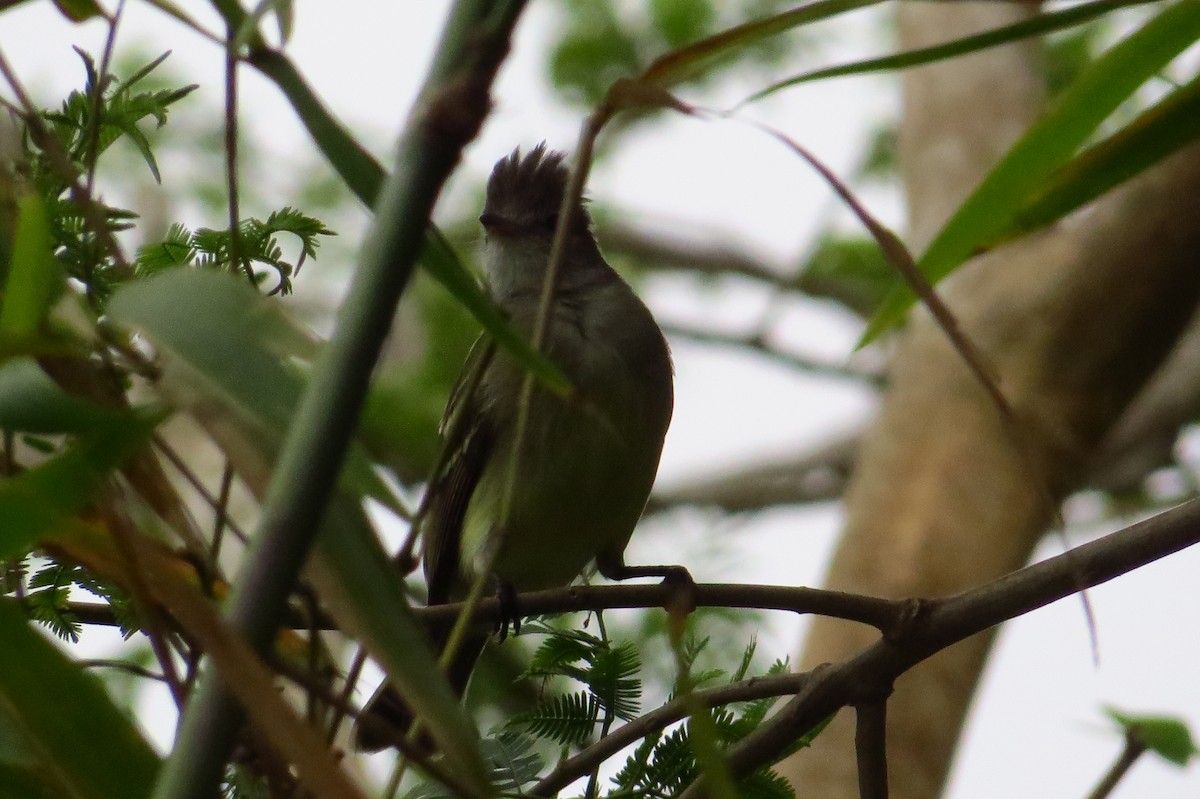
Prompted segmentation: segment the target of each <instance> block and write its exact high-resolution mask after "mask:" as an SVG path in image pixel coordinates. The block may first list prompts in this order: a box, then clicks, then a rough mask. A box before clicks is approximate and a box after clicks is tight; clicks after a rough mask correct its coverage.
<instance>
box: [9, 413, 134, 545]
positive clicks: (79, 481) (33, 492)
mask: <svg viewBox="0 0 1200 799" xmlns="http://www.w3.org/2000/svg"><path fill="white" fill-rule="evenodd" d="M153 429H154V424H153V422H152V421H151V420H138V421H137V422H136V423H134V424H129V425H115V426H113V427H111V428H109V429H107V430H105V431H103V432H102V433H100V434H98V435H95V436H89V437H86V438H84V439H81V440H80V441H79V442H77V443H76V444H74V445H73V446H71V447H70V448H69V449H67V450H66V451H65V452H64V453H63V454H61V455H57V456H55V457H53V458H51V459H49V460H47V461H46V462H44V463H42V464H40V465H39V466H36V467H35V468H32V469H28V470H26V471H24V472H21V473H20V474H18V475H15V476H13V477H8V478H5V479H3V480H0V519H3V520H4V524H2V525H0V560H2V559H5V558H12V557H18V556H20V555H24V554H26V553H27V552H29V551H30V550H31V549H32V548H33V547H34V546H35V545H36V544H37V542H38V541H40V540H41V539H43V538H45V537H46V536H48V535H50V534H51V533H54V532H57V531H59V530H61V528H62V527H64V526H67V525H70V524H74V523H76V521H75V518H74V517H75V515H76V514H78V513H79V512H80V511H82V510H83V509H84V508H86V507H87V505H88V503H89V502H90V501H91V500H92V498H93V497H94V495H95V494H96V492H97V491H98V490H99V489H100V487H101V486H102V485H103V483H104V480H105V478H106V477H107V476H108V474H109V472H111V471H112V470H113V469H115V468H116V467H117V466H118V465H119V464H120V463H121V461H123V460H124V459H125V457H126V456H127V455H129V454H130V453H131V452H132V451H133V450H135V449H136V448H137V447H139V446H141V445H142V443H143V442H144V441H145V440H146V438H147V437H148V436H149V435H150V433H151V432H152V431H153Z"/></svg>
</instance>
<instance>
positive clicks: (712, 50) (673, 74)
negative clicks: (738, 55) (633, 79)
mask: <svg viewBox="0 0 1200 799" xmlns="http://www.w3.org/2000/svg"><path fill="white" fill-rule="evenodd" d="M877 2H879V0H818V1H817V2H814V3H808V4H807V5H803V6H800V7H799V8H793V9H792V10H790V11H784V12H782V13H780V14H775V15H773V16H770V17H766V18H764V19H759V20H754V21H753V22H747V23H746V24H744V25H738V26H737V27H735V28H730V29H729V30H727V31H722V32H721V33H718V34H716V35H715V36H710V37H708V38H707V39H702V40H701V41H698V42H696V43H695V44H691V45H688V46H687V47H683V48H680V49H678V50H672V51H671V52H669V53H667V54H665V55H662V56H660V57H659V58H657V59H656V60H655V61H654V63H652V64H651V65H650V66H649V67H647V68H646V71H645V72H644V73H643V74H642V76H641V77H640V78H639V80H640V81H644V82H646V83H652V84H655V85H657V86H660V87H663V88H666V87H669V86H673V85H675V84H678V83H681V82H683V81H685V80H688V79H689V78H692V77H695V76H696V75H697V74H699V73H700V72H703V71H704V70H705V69H707V68H708V67H710V66H712V65H713V64H714V63H716V62H717V61H719V60H721V59H722V58H724V57H725V56H727V55H728V54H729V53H731V52H733V51H735V50H738V49H741V48H744V47H747V46H749V45H751V44H754V43H755V42H758V41H761V40H763V39H766V38H769V37H771V36H778V35H779V34H781V33H784V32H786V31H789V30H791V29H793V28H797V27H799V26H801V25H809V24H811V23H813V22H818V21H820V20H823V19H827V18H829V17H832V16H836V15H838V14H845V13H847V12H850V11H856V10H858V9H860V8H865V7H867V6H871V5H875V4H876V3H877Z"/></svg>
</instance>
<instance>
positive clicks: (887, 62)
mask: <svg viewBox="0 0 1200 799" xmlns="http://www.w3.org/2000/svg"><path fill="white" fill-rule="evenodd" d="M1148 2H1152V0H1096V2H1091V3H1082V4H1080V5H1077V6H1072V7H1071V8H1067V9H1063V10H1062V11H1052V12H1050V13H1046V14H1038V15H1037V16H1035V17H1032V18H1030V19H1026V20H1022V21H1020V22H1016V23H1013V24H1012V25H1005V26H1003V27H1000V28H996V29H994V30H990V31H985V32H983V33H977V34H975V35H973V36H965V37H963V38H961V39H955V40H954V41H950V42H946V43H944V44H939V45H936V46H933V47H922V48H919V49H916V50H907V51H905V52H903V53H896V54H894V55H890V56H884V57H882V58H871V59H866V60H864V61H854V62H851V63H849V64H840V65H838V66H836V67H825V68H824V69H816V70H812V71H811V72H804V73H801V74H800V75H796V76H794V77H791V78H788V79H786V80H781V81H779V82H777V83H772V84H771V85H770V86H768V87H767V88H765V89H763V90H761V91H758V92H755V93H754V94H752V95H750V96H749V97H747V98H746V99H745V100H743V101H742V102H740V103H738V106H739V107H741V106H744V105H749V104H750V103H753V102H755V101H757V100H761V99H763V98H764V97H769V96H770V95H772V94H775V93H776V92H778V91H781V90H783V89H788V88H791V87H792V86H799V85H800V84H803V83H810V82H812V81H817V80H826V79H829V78H841V77H846V76H849V75H867V74H871V73H874V72H893V71H896V70H901V69H909V68H910V67H916V66H920V65H922V64H931V63H934V62H937V61H944V60H946V59H948V58H957V57H958V56H962V55H967V54H969V53H976V52H979V51H980V50H986V49H988V48H991V47H998V46H1000V45H1002V44H1007V43H1009V42H1014V41H1019V40H1021V39H1028V38H1031V37H1034V36H1044V35H1046V34H1047V33H1052V32H1054V31H1057V30H1062V29H1063V28H1070V27H1075V26H1077V25H1082V24H1083V23H1085V22H1089V21H1091V20H1093V19H1095V18H1096V17H1099V16H1102V15H1104V14H1108V13H1111V12H1113V11H1115V10H1117V9H1120V8H1125V7H1127V6H1131V5H1144V4H1145V3H1148Z"/></svg>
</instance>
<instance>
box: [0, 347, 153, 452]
mask: <svg viewBox="0 0 1200 799" xmlns="http://www.w3.org/2000/svg"><path fill="white" fill-rule="evenodd" d="M137 418H138V417H137V415H136V414H135V413H133V412H130V411H126V410H120V409H117V408H106V407H103V406H101V405H97V404H95V403H93V402H90V401H88V400H86V399H83V398H82V397H78V396H76V395H74V394H70V393H68V392H67V391H64V390H63V389H62V388H60V387H59V385H58V384H57V383H55V382H54V381H53V380H51V379H50V377H49V376H48V375H47V374H46V373H45V372H43V371H42V369H41V367H39V366H38V365H37V362H36V361H34V360H33V359H32V358H14V359H13V360H11V361H8V362H7V363H4V364H2V365H0V427H3V428H6V429H9V430H21V431H24V432H27V433H76V434H80V433H88V432H95V431H102V430H109V429H112V428H114V427H120V426H123V425H130V424H133V423H134V422H135V421H136V419H137Z"/></svg>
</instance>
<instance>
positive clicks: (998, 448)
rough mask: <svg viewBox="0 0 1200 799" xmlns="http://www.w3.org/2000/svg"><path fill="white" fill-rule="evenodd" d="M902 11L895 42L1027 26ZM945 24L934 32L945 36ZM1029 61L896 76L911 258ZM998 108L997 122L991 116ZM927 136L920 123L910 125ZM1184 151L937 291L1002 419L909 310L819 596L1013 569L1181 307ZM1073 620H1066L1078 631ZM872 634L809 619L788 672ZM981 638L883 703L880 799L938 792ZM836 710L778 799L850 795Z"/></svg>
mask: <svg viewBox="0 0 1200 799" xmlns="http://www.w3.org/2000/svg"><path fill="white" fill-rule="evenodd" d="M1030 10H1032V9H1030V8H1029V7H1027V6H1021V5H1016V4H1004V5H990V4H987V5H985V6H984V7H979V6H967V7H963V6H961V5H954V6H951V5H946V4H941V3H939V4H936V5H935V6H933V7H930V6H926V5H923V4H912V3H909V4H904V5H902V7H901V26H900V27H901V31H902V36H903V37H904V38H905V39H906V40H907V41H905V46H906V47H911V46H916V45H917V42H916V41H915V40H914V39H913V35H914V32H919V33H920V36H921V39H922V40H923V41H927V39H926V37H929V36H932V33H931V30H932V29H933V28H934V27H935V26H937V27H939V28H940V29H941V30H940V32H939V33H938V38H943V39H944V38H949V37H951V36H961V35H963V34H965V33H967V32H968V31H969V30H971V29H978V28H984V27H994V26H996V25H999V24H1004V22H1006V21H1013V17H1014V16H1016V15H1021V14H1024V13H1027V12H1028V11H1030ZM947 25H952V26H953V28H954V29H948V28H947V27H945V26H947ZM1030 47H1031V46H1030V45H1021V46H1017V47H1006V48H1001V49H998V50H993V51H988V52H987V53H985V54H982V55H976V56H971V57H969V58H964V59H958V60H955V61H951V62H948V63H946V64H943V65H938V66H933V67H926V68H922V69H921V70H914V71H912V72H911V73H910V74H909V75H907V76H906V83H905V97H906V102H907V107H906V113H907V118H906V120H905V123H904V124H905V132H904V133H903V134H902V136H901V142H902V147H901V154H902V158H904V160H905V165H904V167H903V168H904V174H905V177H906V180H907V182H908V192H909V198H910V202H911V203H912V204H913V209H914V210H913V211H912V227H913V231H914V233H913V237H912V240H913V241H914V242H915V243H916V246H915V249H918V250H919V249H920V247H921V246H924V244H925V243H927V242H928V240H929V238H930V237H931V236H932V234H933V232H935V231H936V229H937V228H938V227H939V226H940V225H941V224H942V222H943V221H944V218H945V216H946V215H947V214H948V213H949V212H951V211H952V210H953V208H954V207H955V206H956V205H957V204H958V203H959V202H961V200H962V198H963V196H965V194H966V193H967V192H969V191H970V189H971V188H973V187H974V185H975V184H976V183H977V182H978V180H979V179H980V177H982V175H983V174H984V173H985V172H986V170H987V169H988V168H990V166H991V165H992V164H993V163H994V162H995V160H996V159H997V157H998V156H999V155H1001V154H1002V153H1003V152H1004V150H1005V149H1006V148H1007V147H1008V146H1009V145H1010V144H1011V142H1012V140H1013V139H1014V138H1015V136H1016V135H1019V133H1020V131H1021V130H1022V129H1023V127H1024V126H1025V125H1026V124H1027V123H1028V121H1029V119H1030V118H1031V116H1032V114H1033V113H1034V112H1035V111H1036V102H1037V90H1036V88H1035V87H1036V81H1035V79H1034V75H1035V73H1034V72H1032V68H1031V65H1033V64H1034V63H1035V62H1034V60H1033V59H1034V54H1033V53H1032V52H1030ZM1006 106H1007V108H1006ZM929 120H932V121H931V122H929ZM1196 196H1200V147H1191V148H1189V149H1188V150H1185V151H1183V152H1181V153H1179V154H1177V155H1176V156H1174V157H1172V158H1171V159H1169V160H1168V161H1167V162H1165V163H1164V164H1162V165H1160V166H1159V167H1158V168H1155V169H1153V170H1151V171H1150V172H1147V173H1146V174H1144V175H1142V176H1141V177H1139V178H1136V179H1134V180H1133V181H1130V182H1129V183H1128V184H1126V185H1125V186H1123V187H1121V188H1120V189H1118V190H1116V191H1114V192H1111V193H1110V194H1109V195H1107V196H1106V197H1104V198H1102V199H1101V200H1100V201H1098V202H1097V203H1095V204H1094V205H1093V206H1092V207H1091V208H1090V209H1089V210H1088V211H1087V212H1085V213H1081V214H1077V215H1076V216H1075V217H1073V218H1072V219H1070V220H1068V221H1066V222H1064V223H1062V224H1060V225H1057V226H1055V227H1054V228H1051V229H1049V230H1046V231H1043V232H1040V233H1037V234H1034V235H1031V236H1029V237H1026V238H1025V239H1023V240H1021V241H1018V242H1015V243H1013V244H1011V245H1008V246H1006V247H1003V248H1002V249H999V250H996V251H993V252H991V253H988V254H985V255H982V256H980V257H978V258H976V259H974V260H973V261H972V262H971V263H969V264H968V265H966V266H964V267H963V268H962V269H960V270H959V272H958V273H956V274H955V275H954V276H953V277H952V278H951V279H950V280H948V281H947V282H946V283H945V284H943V285H942V286H941V287H940V288H941V291H942V293H943V296H944V297H945V298H946V300H947V302H948V304H949V305H950V306H951V308H952V309H953V311H954V312H955V314H956V316H957V318H958V319H959V321H960V323H961V324H962V327H963V329H964V331H965V332H966V334H967V335H968V336H969V337H970V338H971V339H972V340H973V341H974V342H975V343H976V345H977V346H978V347H979V348H980V349H981V350H982V352H983V353H984V354H985V356H986V358H987V360H988V361H989V362H990V364H991V365H992V367H993V368H994V371H995V373H996V374H997V375H998V376H999V381H1000V387H1001V389H1002V391H1003V392H1004V394H1005V396H1006V397H1007V399H1008V402H1009V403H1010V405H1011V406H1012V408H1013V409H1014V411H1015V414H1016V416H1017V419H1018V425H1017V427H1018V429H1013V428H1012V427H1010V426H1008V425H1005V424H1004V423H1003V422H1002V421H1001V418H1000V416H999V414H998V413H997V410H996V408H995V406H994V405H993V404H992V403H991V402H990V401H989V399H988V398H987V396H986V394H985V392H984V391H983V389H982V388H981V387H980V386H979V385H978V384H977V382H976V381H975V379H974V378H973V377H972V376H971V375H970V373H969V372H968V371H967V369H966V368H965V366H964V365H963V363H962V361H961V359H960V357H959V356H958V355H957V353H955V352H954V351H953V349H952V348H951V347H950V346H949V344H948V343H947V340H946V338H945V336H944V335H943V334H942V332H941V331H940V330H939V329H938V328H937V327H936V326H935V325H934V324H933V322H932V321H931V320H930V318H929V317H928V315H927V314H925V313H924V312H917V313H914V314H913V318H912V319H911V320H910V322H909V325H908V328H907V329H906V331H905V332H904V333H903V334H902V336H901V339H900V341H899V344H898V346H897V349H896V351H895V354H894V357H893V360H892V364H891V367H890V373H891V381H890V384H889V388H888V389H887V391H886V392H885V395H884V401H883V406H882V408H881V411H880V415H879V418H878V420H877V421H876V422H875V423H874V425H873V427H872V428H871V430H870V431H869V432H868V434H867V436H866V438H865V440H864V442H863V446H862V450H861V453H860V457H859V461H858V464H857V469H856V471H855V474H854V476H853V478H852V480H851V483H850V487H849V489H848V491H847V495H846V499H845V502H846V527H845V530H844V533H843V537H842V540H841V543H840V545H839V547H838V550H837V552H836V554H835V556H834V559H833V562H832V565H831V567H830V572H829V576H828V580H827V584H828V586H829V587H831V588H836V589H839V590H845V591H856V592H862V593H867V594H875V595H882V596H889V597H905V596H937V595H942V594H947V593H952V592H955V591H958V590H961V589H963V588H966V587H968V586H973V585H977V584H979V583H981V582H984V581H986V580H989V579H992V578H994V577H996V576H999V575H1001V574H1003V573H1005V572H1008V571H1011V570H1013V569H1015V568H1018V567H1020V566H1022V565H1023V564H1024V563H1025V562H1026V561H1027V559H1028V558H1029V556H1030V553H1031V551H1032V549H1033V547H1034V544H1035V543H1036V542H1037V540H1038V538H1039V537H1040V536H1041V535H1042V533H1043V532H1044V531H1045V529H1046V528H1047V526H1048V525H1049V524H1050V522H1051V521H1052V519H1053V504H1054V503H1057V502H1058V501H1060V500H1061V499H1062V498H1063V497H1064V496H1066V494H1067V493H1068V492H1069V491H1070V490H1071V489H1072V488H1074V487H1075V486H1077V485H1078V483H1079V481H1080V479H1081V478H1082V476H1083V474H1084V470H1085V468H1086V466H1087V465H1088V460H1089V458H1091V457H1092V455H1093V453H1094V451H1095V450H1096V448H1097V447H1098V445H1099V443H1100V441H1101V440H1102V438H1103V437H1104V436H1105V434H1106V433H1107V432H1108V431H1109V429H1110V428H1111V427H1112V426H1113V424H1114V422H1115V421H1116V420H1117V418H1118V416H1119V414H1120V413H1121V411H1122V410H1123V409H1124V408H1125V407H1126V405H1127V404H1128V403H1129V402H1130V400H1131V399H1132V398H1133V397H1134V395H1135V394H1136V392H1137V391H1138V390H1139V389H1140V388H1141V387H1142V385H1143V384H1144V383H1145V381H1146V380H1147V378H1148V377H1149V376H1150V375H1151V373H1152V372H1153V371H1154V369H1155V368H1156V367H1157V366H1158V364H1159V363H1160V362H1162V361H1163V359H1164V358H1165V357H1166V356H1167V355H1168V353H1169V352H1170V350H1171V348H1172V346H1173V344H1174V342H1175V341H1176V339H1177V337H1178V335H1179V333H1180V331H1181V330H1182V329H1183V328H1184V326H1185V324H1186V322H1187V320H1188V318H1189V317H1190V315H1191V314H1192V312H1193V310H1194V308H1195V306H1196V302H1197V298H1198V297H1200V268H1198V267H1200V263H1198V258H1197V255H1196V254H1197V253H1200V205H1198V204H1197V203H1196V202H1195V197H1196ZM1081 623H1082V622H1081ZM874 637H875V634H874V633H873V631H870V630H865V629H860V628H856V627H852V626H850V625H848V624H846V623H843V622H838V621H834V620H829V619H816V620H815V621H814V624H813V626H812V628H811V630H810V632H809V635H808V640H807V641H806V643H805V646H804V652H803V655H802V657H801V667H802V668H804V669H808V668H812V667H813V666H814V665H816V664H819V663H822V662H827V661H833V660H839V659H842V658H845V657H847V656H849V655H851V654H853V653H855V652H857V651H859V650H860V649H862V648H863V647H864V646H866V645H867V644H868V643H870V642H872V641H873V640H874ZM992 639H993V636H992V635H991V634H989V635H981V636H977V637H976V638H973V639H971V640H969V641H966V642H963V643H962V644H959V645H957V646H955V647H952V648H950V649H948V650H946V651H945V652H943V653H941V654H940V655H938V656H936V657H934V658H932V659H930V660H929V661H927V662H925V663H923V664H921V665H920V666H918V667H917V668H916V669H914V670H913V671H911V672H910V673H908V674H906V675H905V676H904V677H903V678H902V679H901V680H900V681H898V683H897V684H896V686H895V688H896V690H895V694H894V695H893V697H892V698H891V700H890V701H889V705H888V763H889V767H890V785H891V795H892V796H893V797H899V799H917V798H918V797H920V798H921V799H930V798H931V797H936V796H938V795H939V794H940V793H941V791H942V787H943V784H944V782H945V778H946V774H947V772H948V770H949V767H950V762H951V757H952V755H953V752H954V748H955V745H956V743H957V740H958V736H959V733H960V731H961V729H962V722H963V719H964V717H965V714H966V710H967V707H968V705H969V703H970V700H971V697H972V695H973V693H974V690H975V686H976V683H977V681H978V678H979V675H980V672H981V670H982V667H983V664H984V661H985V658H986V657H987V654H988V649H989V647H990V645H991V642H992ZM853 741H854V730H853V718H852V714H850V713H848V712H843V713H842V714H840V715H839V717H838V718H837V719H836V720H835V721H834V723H833V724H832V725H831V726H830V727H829V729H828V730H827V731H826V732H825V733H824V734H823V735H822V736H821V737H820V738H819V739H818V740H817V742H816V744H815V746H814V748H813V749H812V750H806V751H802V752H800V753H798V754H797V755H796V756H794V757H793V758H791V759H790V760H789V761H787V762H786V763H785V764H784V766H783V767H782V770H783V772H784V773H785V774H786V775H787V776H788V777H789V779H791V780H792V782H793V784H794V785H795V787H796V789H797V791H798V793H799V795H800V796H812V797H821V798H822V799H841V798H842V797H846V798H847V799H849V797H857V796H858V791H857V778H856V774H855V770H856V767H855V762H854V744H853Z"/></svg>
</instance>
